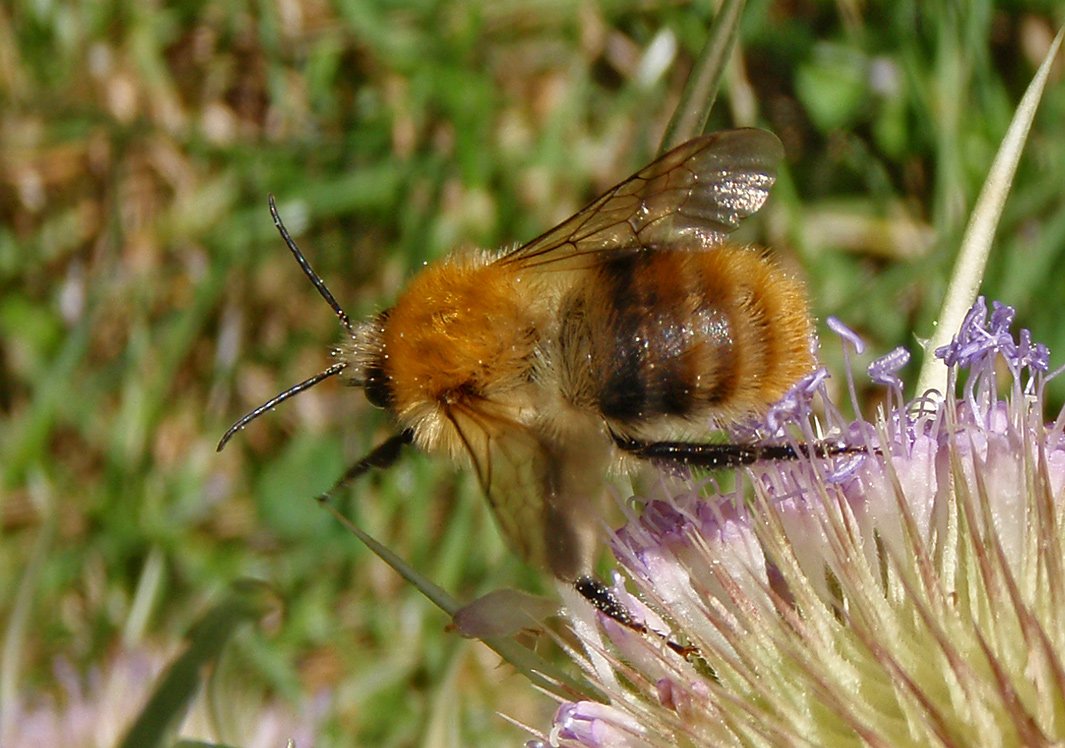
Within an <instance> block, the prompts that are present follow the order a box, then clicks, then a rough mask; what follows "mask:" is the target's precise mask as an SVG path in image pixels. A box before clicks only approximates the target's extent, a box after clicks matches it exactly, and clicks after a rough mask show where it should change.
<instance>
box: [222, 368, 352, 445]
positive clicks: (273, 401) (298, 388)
mask: <svg viewBox="0 0 1065 748" xmlns="http://www.w3.org/2000/svg"><path fill="white" fill-rule="evenodd" d="M346 368H348V364H347V362H346V361H337V362H336V363H335V364H333V365H332V366H330V367H329V368H328V369H326V370H325V371H320V372H318V373H317V374H315V375H314V376H313V377H311V378H310V379H304V380H303V381H302V382H300V383H299V384H294V385H292V386H291V387H289V388H288V389H287V390H285V391H284V392H279V393H278V394H277V395H275V396H274V397H272V398H270V399H269V400H267V401H266V402H265V403H263V404H262V405H260V406H259V407H258V408H256V409H255V410H253V411H251V412H250V413H246V414H244V415H243V416H241V417H240V420H239V421H237V422H236V423H234V424H233V425H232V426H230V427H229V428H228V429H226V433H224V434H222V438H221V440H219V442H218V447H217V448H216V449H215V451H216V452H221V451H222V448H223V447H225V446H226V442H228V441H229V440H230V439H231V438H232V437H233V434H235V433H237V432H238V431H240V430H241V429H242V428H244V427H245V426H247V425H248V424H249V423H251V422H252V421H254V420H255V419H256V418H258V417H259V416H261V415H262V414H263V413H265V412H266V411H268V410H273V409H274V408H276V407H277V405H278V404H279V403H283V402H284V401H285V400H288V399H289V398H290V397H294V396H296V395H298V394H300V393H301V392H303V391H304V390H307V389H310V388H311V387H313V386H314V385H316V384H318V383H319V382H321V381H322V380H323V379H329V377H335V376H336V375H337V374H339V373H340V372H342V371H344V369H346Z"/></svg>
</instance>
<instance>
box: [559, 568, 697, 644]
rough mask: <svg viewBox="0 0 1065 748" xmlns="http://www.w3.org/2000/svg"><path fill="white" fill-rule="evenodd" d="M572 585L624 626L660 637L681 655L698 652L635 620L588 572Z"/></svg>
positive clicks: (593, 605) (599, 608) (582, 595)
mask: <svg viewBox="0 0 1065 748" xmlns="http://www.w3.org/2000/svg"><path fill="white" fill-rule="evenodd" d="M573 586H574V588H575V589H576V590H577V592H578V593H580V595H581V597H583V598H584V599H585V600H587V601H588V602H589V603H591V605H592V607H593V608H595V609H596V610H598V611H599V612H600V613H602V614H603V615H605V616H606V617H607V618H610V619H611V620H613V621H615V622H616V623H619V624H621V625H622V626H624V627H625V628H627V629H631V630H632V631H635V632H637V633H639V634H643V635H644V636H648V635H651V636H656V637H658V638H659V639H662V640H663V641H664V642H665V643H666V646H667V647H669V648H670V649H672V650H673V651H674V652H676V653H677V654H679V655H680V656H681V657H684V658H688V657H690V656H692V655H697V654H699V650H698V649H697V648H696V647H686V646H684V645H683V644H678V643H677V642H675V641H673V640H672V639H670V638H669V637H668V636H666V635H665V634H663V633H661V632H659V631H655V630H654V629H650V628H648V627H647V625H646V624H644V623H641V622H640V621H637V620H636V619H635V618H633V616H632V613H631V612H630V611H629V609H628V608H626V607H625V606H624V605H623V604H622V602H621V601H620V600H618V597H617V595H615V594H614V593H613V591H611V589H610V588H609V587H607V586H606V585H605V584H603V583H602V582H600V581H599V580H598V579H596V578H595V577H593V576H590V575H588V574H585V575H583V576H579V577H577V579H576V581H575V582H574V583H573Z"/></svg>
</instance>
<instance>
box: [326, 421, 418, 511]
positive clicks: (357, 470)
mask: <svg viewBox="0 0 1065 748" xmlns="http://www.w3.org/2000/svg"><path fill="white" fill-rule="evenodd" d="M413 439H414V432H413V431H411V430H410V429H407V430H404V431H401V432H399V433H398V434H395V435H393V436H390V437H389V438H388V439H386V440H385V441H383V442H381V443H380V444H378V445H377V446H376V447H374V448H373V449H371V450H370V453H369V454H367V455H366V456H365V457H363V458H362V459H361V460H359V461H358V462H356V463H355V464H354V465H352V466H351V467H350V468H348V469H347V471H346V472H345V473H344V474H343V475H342V476H340V479H339V480H337V482H336V483H334V484H333V487H332V488H330V489H329V490H328V491H326V492H325V493H323V494H322V495H320V496H319V497H318V500H319V501H330V500H331V499H332V498H333V494H335V493H336V492H337V491H339V490H340V489H341V488H343V487H344V486H346V485H348V484H349V483H351V482H352V481H353V480H355V479H356V478H358V477H359V476H361V475H362V474H363V473H368V472H370V471H371V470H383V469H384V468H387V467H390V466H391V465H392V464H393V463H394V462H395V461H396V460H397V459H399V453H400V450H401V449H403V445H405V444H410V443H411V441H412V440H413Z"/></svg>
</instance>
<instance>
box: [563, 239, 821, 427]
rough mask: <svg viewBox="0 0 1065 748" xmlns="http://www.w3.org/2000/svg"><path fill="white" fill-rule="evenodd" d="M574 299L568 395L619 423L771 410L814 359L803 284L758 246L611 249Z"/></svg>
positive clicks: (567, 329)
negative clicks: (610, 255) (625, 251)
mask: <svg viewBox="0 0 1065 748" xmlns="http://www.w3.org/2000/svg"><path fill="white" fill-rule="evenodd" d="M589 272H591V274H592V277H591V278H589V279H588V280H587V281H586V282H584V283H581V284H579V286H578V287H576V288H575V289H574V290H572V291H571V292H570V293H569V295H568V296H567V297H566V298H565V299H564V301H563V304H562V310H561V311H562V322H561V329H560V337H559V348H560V354H561V355H560V358H561V360H562V364H563V372H562V380H561V381H562V391H563V396H564V397H565V398H567V399H568V400H569V401H570V402H571V403H573V404H574V405H577V406H579V407H582V408H590V409H594V410H596V411H598V413H599V414H600V415H601V416H602V417H603V418H605V419H606V420H608V421H610V422H612V423H613V424H615V425H616V426H619V427H621V428H623V429H624V428H628V429H638V430H641V431H644V432H646V431H647V429H648V428H653V426H654V425H655V422H656V421H659V420H662V419H668V418H670V417H673V418H681V419H697V418H701V417H717V416H722V417H726V418H733V417H736V416H739V415H742V414H744V413H749V412H756V411H760V410H764V409H765V408H766V407H767V406H768V405H770V404H771V403H773V402H774V401H776V400H777V399H779V398H780V396H781V395H783V394H784V392H785V391H786V390H787V389H788V387H790V386H791V385H792V384H794V383H795V382H796V381H797V380H798V379H799V377H801V376H802V375H803V374H805V373H807V372H809V371H810V369H811V368H812V366H813V357H812V355H811V352H810V343H811V334H812V327H811V322H810V315H809V310H808V307H807V302H806V295H805V292H804V289H803V287H802V285H801V284H800V283H799V282H798V281H797V280H795V279H793V278H791V277H789V276H788V275H786V274H785V273H784V272H783V271H782V270H781V269H780V268H779V267H777V266H776V264H775V263H773V262H772V261H771V260H769V259H768V258H767V257H766V256H765V255H764V254H763V253H761V252H760V251H758V250H754V249H750V248H746V247H740V246H733V245H723V246H721V247H717V248H714V249H712V250H709V251H699V252H686V251H667V250H654V251H643V252H638V253H634V254H629V255H625V256H620V257H616V258H613V259H611V260H609V261H607V262H604V263H603V264H602V265H601V266H599V267H598V268H596V269H595V270H592V271H589Z"/></svg>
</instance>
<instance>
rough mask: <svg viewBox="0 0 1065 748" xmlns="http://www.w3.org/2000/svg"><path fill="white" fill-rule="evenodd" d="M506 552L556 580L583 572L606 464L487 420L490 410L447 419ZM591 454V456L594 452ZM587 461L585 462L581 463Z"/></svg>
mask: <svg viewBox="0 0 1065 748" xmlns="http://www.w3.org/2000/svg"><path fill="white" fill-rule="evenodd" d="M449 417H450V419H451V422H452V423H453V424H454V425H455V428H456V429H457V431H458V433H459V435H460V437H461V439H462V442H463V444H464V446H465V448H466V451H467V453H468V454H469V456H470V458H471V460H472V461H473V466H474V469H475V471H476V473H477V477H478V479H479V480H480V483H481V487H482V488H483V489H484V493H485V495H486V496H487V498H488V503H489V505H490V506H491V507H492V511H493V512H494V514H495V517H496V521H497V522H498V523H499V526H500V528H501V529H502V530H503V533H504V535H506V537H507V540H508V542H509V544H510V546H511V547H512V548H513V549H514V550H515V551H516V552H517V553H518V554H519V555H520V556H521V557H522V558H523V559H524V560H525V561H526V562H528V563H530V564H533V565H536V566H540V567H541V568H545V569H548V570H549V571H551V572H552V573H554V574H555V576H557V577H559V578H560V579H567V580H571V581H572V580H573V579H576V578H577V577H578V576H579V575H581V574H587V573H589V571H590V569H591V557H592V552H593V549H594V535H595V531H596V530H595V528H596V521H597V520H596V518H597V517H598V516H599V515H598V513H597V512H595V511H589V502H590V501H594V500H596V499H597V498H598V493H599V491H600V490H601V486H600V485H599V484H600V480H601V475H602V471H603V470H605V464H603V465H600V464H596V462H595V461H596V458H597V457H601V456H602V455H605V454H606V452H605V450H603V451H601V454H600V455H596V454H592V455H586V454H585V453H584V452H582V451H581V450H580V449H574V450H569V449H568V448H565V447H562V448H559V447H558V446H557V445H554V446H553V445H552V444H551V443H550V442H549V441H548V440H546V439H543V438H541V437H540V436H539V435H538V434H537V433H536V432H535V431H533V430H532V429H530V428H528V427H526V426H523V425H521V424H516V423H514V422H512V421H507V420H504V418H502V417H497V416H494V415H493V414H492V405H491V404H490V403H488V402H482V403H479V404H478V406H477V407H476V408H472V407H468V408H462V409H455V410H454V411H453V412H451V413H449ZM594 451H595V450H593V452H594ZM586 457H587V458H586Z"/></svg>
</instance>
